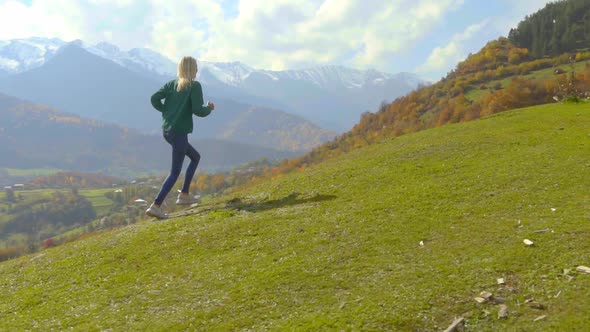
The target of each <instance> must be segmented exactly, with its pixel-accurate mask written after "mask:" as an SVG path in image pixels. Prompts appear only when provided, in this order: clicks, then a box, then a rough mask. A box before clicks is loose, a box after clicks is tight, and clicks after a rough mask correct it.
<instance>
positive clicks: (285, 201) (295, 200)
mask: <svg viewBox="0 0 590 332" xmlns="http://www.w3.org/2000/svg"><path fill="white" fill-rule="evenodd" d="M336 198H337V196H334V195H314V196H311V197H301V194H299V193H292V194H290V195H288V196H285V197H283V198H280V199H273V200H269V201H261V202H244V201H242V200H241V199H240V198H234V199H232V200H230V201H228V202H227V203H225V208H229V209H234V210H238V211H242V210H244V211H248V212H261V211H267V210H272V209H279V208H282V207H287V206H294V205H300V204H306V203H318V202H324V201H331V200H333V199H336Z"/></svg>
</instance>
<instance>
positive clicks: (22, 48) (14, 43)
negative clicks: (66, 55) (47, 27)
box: [0, 37, 65, 74]
mask: <svg viewBox="0 0 590 332" xmlns="http://www.w3.org/2000/svg"><path fill="white" fill-rule="evenodd" d="M64 44H65V42H64V41H62V40H59V39H55V38H54V39H47V38H35V37H34V38H28V39H15V40H11V41H0V70H2V71H4V72H7V73H9V74H15V73H20V72H23V71H27V70H30V69H33V68H36V67H39V66H41V65H43V64H44V63H45V62H46V61H47V60H49V59H50V58H51V57H52V56H53V55H54V54H55V52H56V51H57V50H58V49H59V48H60V47H62V46H63V45H64Z"/></svg>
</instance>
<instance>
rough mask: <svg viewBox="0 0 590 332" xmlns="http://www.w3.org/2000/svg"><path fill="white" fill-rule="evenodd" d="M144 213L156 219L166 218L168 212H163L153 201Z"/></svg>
mask: <svg viewBox="0 0 590 332" xmlns="http://www.w3.org/2000/svg"><path fill="white" fill-rule="evenodd" d="M145 214H147V215H148V216H151V217H154V218H158V219H166V218H168V213H166V212H164V210H162V208H161V207H159V206H157V205H156V204H155V203H152V205H150V207H149V208H148V209H147V210H146V211H145Z"/></svg>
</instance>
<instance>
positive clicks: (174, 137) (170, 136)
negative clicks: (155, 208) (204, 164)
mask: <svg viewBox="0 0 590 332" xmlns="http://www.w3.org/2000/svg"><path fill="white" fill-rule="evenodd" d="M164 139H165V140H166V142H168V143H169V144H170V145H172V167H171V168H170V174H168V177H167V178H166V180H164V183H163V184H162V189H160V193H159V194H158V196H157V197H156V200H155V203H156V204H158V205H160V204H162V202H163V201H164V199H165V198H166V195H168V193H169V192H170V190H172V187H174V184H175V183H176V180H178V176H179V175H180V172H181V171H182V163H183V161H184V156H188V157H189V158H190V160H191V163H190V164H189V165H188V168H187V169H186V174H185V175H184V184H183V186H182V192H184V193H188V192H189V189H190V185H191V181H192V179H193V176H194V175H195V171H196V170H197V166H198V165H199V160H201V155H200V154H199V153H198V152H197V150H195V148H193V147H192V145H190V144H189V142H188V135H187V134H177V133H175V132H173V131H165V132H164Z"/></svg>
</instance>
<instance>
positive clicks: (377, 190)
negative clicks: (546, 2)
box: [0, 104, 590, 331]
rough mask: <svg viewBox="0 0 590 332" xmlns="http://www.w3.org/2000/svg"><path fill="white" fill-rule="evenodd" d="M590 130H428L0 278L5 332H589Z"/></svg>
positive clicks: (580, 117)
mask: <svg viewBox="0 0 590 332" xmlns="http://www.w3.org/2000/svg"><path fill="white" fill-rule="evenodd" d="M589 128H590V104H582V105H546V106H541V107H536V108H531V109H525V110H518V111H511V112H505V113H501V114H497V115H495V116H492V117H489V118H486V119H483V120H477V121H472V122H469V123H464V124H460V125H449V126H445V127H441V128H438V129H432V130H427V131H422V132H419V133H416V134H411V135H405V136H401V137H398V138H395V139H389V140H386V141H383V142H381V143H379V144H375V145H372V146H369V147H366V148H363V149H359V150H355V151H353V152H351V153H348V154H346V155H343V156H340V157H338V158H334V159H331V160H329V161H327V162H324V163H322V164H319V165H317V166H313V167H310V168H307V169H305V171H302V172H298V173H293V174H290V175H286V176H284V177H282V178H280V179H275V180H273V181H272V182H266V183H264V184H261V185H259V186H257V187H253V188H249V189H245V190H244V191H240V192H236V193H234V194H233V195H232V196H226V197H221V198H219V199H217V200H213V201H208V202H204V203H203V204H202V205H201V206H200V207H198V208H196V209H193V210H188V211H184V212H183V213H182V214H183V215H179V216H177V217H176V218H174V219H172V220H168V221H163V222H144V223H140V224H136V225H133V226H129V227H126V228H124V229H121V230H117V231H113V232H108V233H103V234H99V235H97V236H94V237H92V238H88V239H85V240H83V241H78V242H75V243H70V244H66V245H63V246H60V247H57V248H53V249H49V250H47V251H45V252H43V253H41V254H37V255H35V256H28V257H22V258H20V259H17V260H13V261H8V262H4V263H1V264H0V330H24V329H37V328H40V329H48V328H50V329H58V330H62V329H67V328H70V327H73V328H74V329H75V330H105V329H114V330H185V329H188V330H193V329H197V330H256V331H258V330H278V331H282V330H337V331H339V330H379V331H381V330H391V331H433V330H442V329H444V328H445V327H446V326H448V325H449V324H450V323H451V322H452V321H453V319H454V318H455V317H456V316H464V317H466V319H467V330H469V331H498V330H519V331H520V330H522V331H533V330H534V331H538V330H541V331H543V330H545V331H555V330H561V331H576V330H578V331H582V330H584V329H585V328H587V326H589V324H590V316H588V314H587V313H588V312H589V310H590V275H582V274H581V273H577V272H575V267H576V266H578V265H586V266H589V265H590V241H588V239H589V238H590V193H589V191H588V187H589V185H590V153H589V152H590V136H589V135H590V131H589ZM538 231H543V232H538ZM525 238H527V239H530V240H532V241H534V242H535V245H534V246H532V247H527V246H525V245H524V244H523V239H525ZM420 241H423V246H421V245H420ZM572 268H573V271H572V272H569V273H568V275H564V274H563V269H572ZM497 278H504V279H505V280H506V285H505V286H498V285H497V284H496V279H497ZM481 291H489V292H492V293H494V295H496V296H500V297H503V298H505V299H506V304H507V305H508V307H509V308H510V312H509V318H508V319H506V320H499V319H497V311H498V306H496V305H492V304H478V303H476V302H475V301H474V300H473V298H474V297H476V296H478V295H479V293H480V292H481ZM529 296H530V297H532V298H533V299H534V300H535V301H537V302H540V303H542V304H543V305H544V306H546V309H545V310H537V309H533V308H530V307H529V306H528V305H526V304H525V303H524V302H525V297H529ZM542 315H546V317H545V318H544V319H542V320H539V321H534V319H535V318H537V317H539V316H542Z"/></svg>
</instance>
